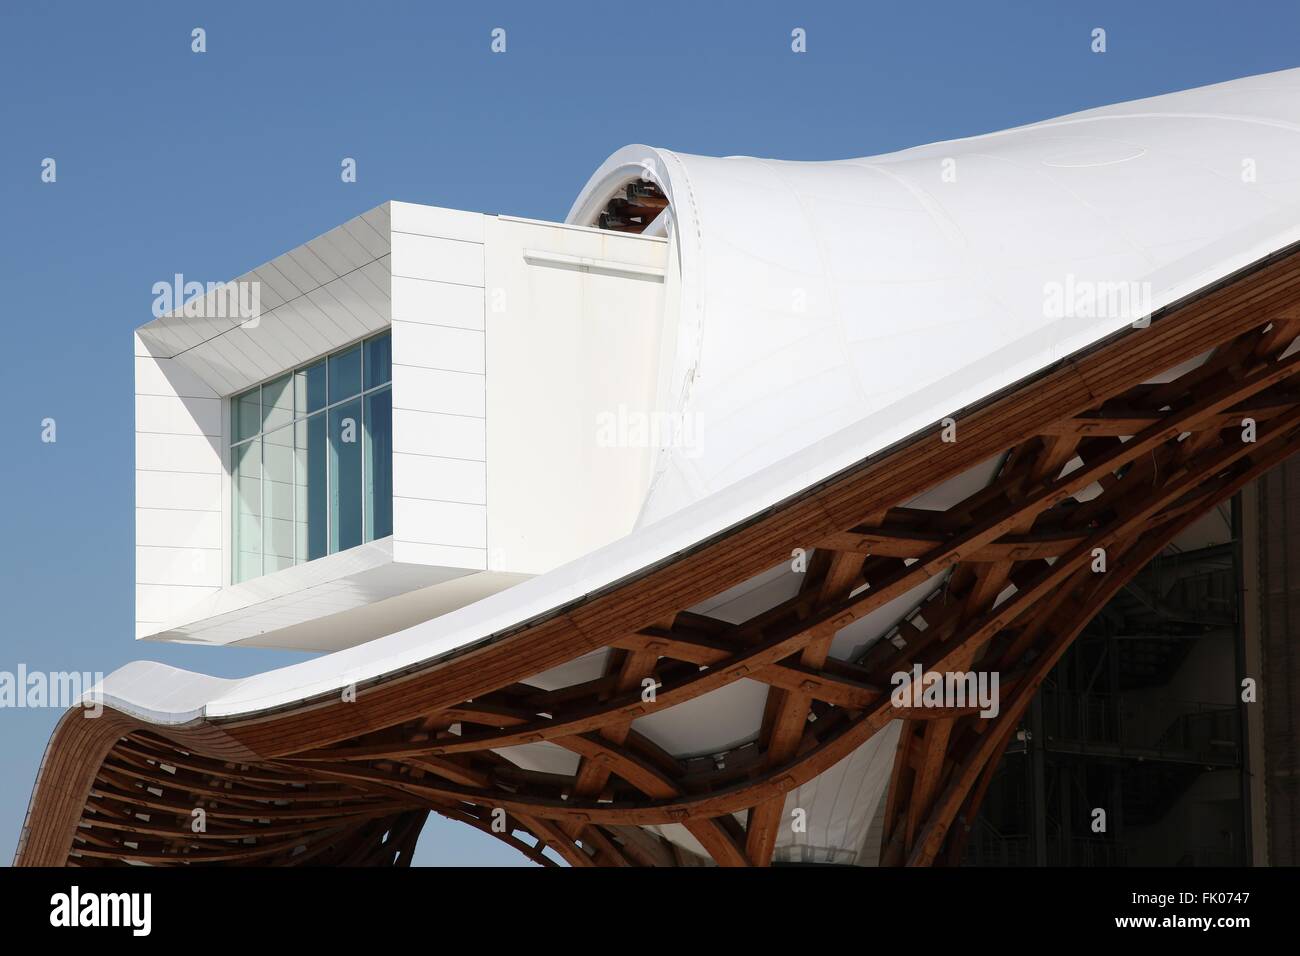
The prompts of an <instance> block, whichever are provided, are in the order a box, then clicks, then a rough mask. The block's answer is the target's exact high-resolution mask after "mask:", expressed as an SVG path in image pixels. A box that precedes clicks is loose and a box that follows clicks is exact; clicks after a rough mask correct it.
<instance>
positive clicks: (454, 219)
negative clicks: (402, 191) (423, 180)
mask: <svg viewBox="0 0 1300 956" xmlns="http://www.w3.org/2000/svg"><path fill="white" fill-rule="evenodd" d="M387 205H388V210H389V214H390V217H391V223H392V227H391V228H392V231H393V232H409V233H413V234H415V235H418V236H432V237H434V238H437V239H458V240H460V241H462V242H477V243H482V242H483V223H484V220H486V219H487V218H488V217H487V216H484V215H482V214H481V213H477V212H465V211H464V210H461V209H443V208H441V207H440V206H423V205H418V204H416V203H409V202H390V203H388V204H387Z"/></svg>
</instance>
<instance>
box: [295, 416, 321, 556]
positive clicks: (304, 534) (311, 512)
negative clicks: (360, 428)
mask: <svg viewBox="0 0 1300 956" xmlns="http://www.w3.org/2000/svg"><path fill="white" fill-rule="evenodd" d="M325 425H326V419H325V416H324V415H323V414H322V415H313V416H311V418H308V419H306V420H305V421H299V422H298V423H297V424H296V425H295V426H294V428H295V434H294V459H295V460H294V476H295V478H294V480H295V488H296V492H297V494H296V498H295V501H296V511H295V516H294V527H295V530H296V532H297V544H296V549H297V561H298V563H299V564H301V563H302V562H304V561H312V560H314V559H316V558H323V557H324V556H325V555H327V554H329V498H328V497H327V491H328V489H329V481H328V478H327V477H326V474H327V468H328V467H329V464H328V462H329V456H328V451H329V442H328V440H327V439H328V431H327V429H326V427H325Z"/></svg>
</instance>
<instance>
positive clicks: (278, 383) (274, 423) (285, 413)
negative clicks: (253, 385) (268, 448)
mask: <svg viewBox="0 0 1300 956" xmlns="http://www.w3.org/2000/svg"><path fill="white" fill-rule="evenodd" d="M291 381H292V378H291V377H290V376H288V375H286V376H284V377H283V378H277V379H276V380H275V381H273V382H267V383H266V384H265V385H263V386H262V427H261V429H260V431H264V432H269V431H270V430H271V429H273V428H279V427H280V426H281V425H287V424H289V423H290V422H291V421H293V392H292V391H291V390H290V388H289V385H290V382H291Z"/></svg>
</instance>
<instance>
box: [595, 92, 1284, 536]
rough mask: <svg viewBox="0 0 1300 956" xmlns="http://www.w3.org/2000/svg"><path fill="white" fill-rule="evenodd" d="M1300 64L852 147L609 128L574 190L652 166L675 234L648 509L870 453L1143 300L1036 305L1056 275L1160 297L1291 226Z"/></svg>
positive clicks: (1039, 363)
mask: <svg viewBox="0 0 1300 956" xmlns="http://www.w3.org/2000/svg"><path fill="white" fill-rule="evenodd" d="M1298 134H1300V71H1296V70H1290V71H1286V72H1282V73H1274V74H1269V75H1265V76H1258V77H1251V78H1247V79H1243V80H1236V81H1233V82H1230V83H1224V84H1220V85H1217V86H1210V87H1205V88H1202V89H1196V90H1189V91H1186V92H1182V93H1175V94H1171V95H1168V96H1161V97H1156V98H1153V99H1148V100H1139V101H1136V102H1132V103H1125V104H1120V105H1118V106H1108V107H1104V108H1101V109H1095V110H1089V111H1087V112H1084V113H1078V114H1074V115H1072V116H1066V117H1062V118H1060V119H1056V120H1049V121H1046V122H1043V123H1037V124H1034V125H1031V126H1025V127H1021V128H1018V129H1012V130H1007V131H1004V132H999V133H992V134H989V135H985V136H977V137H972V138H970V139H963V140H956V141H952V142H945V143H936V144H932V145H929V146H921V147H918V148H915V149H909V150H904V151H902V152H897V153H890V154H887V155H884V156H874V157H868V158H865V159H853V160H844V161H841V162H781V161H775V160H766V159H754V158H750V157H731V158H727V159H716V158H712V157H706V156H691V155H686V154H680V153H674V152H670V151H668V150H663V149H656V148H653V147H648V146H629V147H627V148H625V149H623V150H620V151H618V152H617V153H615V154H614V155H613V156H612V157H610V159H609V160H607V161H606V163H605V164H604V165H603V166H602V167H601V168H600V169H599V170H598V171H597V172H596V174H595V175H594V176H593V177H592V178H591V180H590V182H589V183H588V184H587V186H586V188H585V189H584V190H583V193H582V195H581V196H580V197H579V198H578V200H577V202H576V203H575V204H574V206H573V209H572V210H571V211H570V213H569V220H570V221H571V222H576V223H588V222H591V221H594V217H595V215H596V214H597V213H598V212H599V211H600V209H601V208H603V206H604V203H605V201H606V200H607V199H608V197H609V196H610V195H611V193H612V192H613V191H614V190H616V189H618V188H621V186H622V185H623V184H624V183H626V182H629V181H631V180H632V179H634V178H637V177H638V176H641V175H643V174H644V175H646V176H648V177H649V178H651V179H653V180H654V181H655V182H657V183H658V184H659V185H660V187H661V188H662V189H663V191H664V192H665V193H666V194H667V195H668V196H669V199H670V201H671V208H672V210H673V214H674V217H675V225H676V238H677V242H678V247H679V254H680V256H681V268H682V275H683V282H682V290H683V291H682V302H681V315H682V329H681V335H680V338H679V342H680V344H681V347H680V348H679V352H678V356H677V363H678V364H677V367H676V368H675V369H674V370H673V380H674V382H675V383H676V387H677V392H676V393H675V395H676V396H677V400H678V406H677V408H676V411H677V412H679V413H681V414H684V415H691V416H695V421H696V422H697V425H698V431H699V434H700V435H702V436H703V438H702V441H701V442H700V443H699V447H698V448H690V449H666V450H665V451H664V453H663V454H662V456H661V460H660V462H659V471H658V475H657V478H656V482H655V485H654V487H653V489H652V491H651V494H650V496H649V499H648V501H647V503H646V509H645V513H644V516H643V521H644V522H646V523H650V522H653V521H656V520H658V519H659V518H662V517H663V516H664V515H667V514H670V513H672V512H673V511H675V510H677V509H678V508H680V507H682V506H683V505H685V504H687V503H689V502H691V501H696V500H699V499H701V498H703V497H705V496H707V495H709V494H711V493H713V492H715V491H718V490H719V489H721V488H725V487H727V486H728V485H730V484H733V483H734V482H736V481H737V480H739V479H740V478H742V477H744V476H746V475H750V474H753V473H755V472H756V471H758V470H760V469H761V468H763V467H764V466H766V465H769V464H771V463H773V462H775V461H779V460H780V459H782V458H784V457H786V456H788V455H792V454H795V453H797V452H799V451H800V450H801V449H803V448H805V447H807V446H809V445H811V444H813V443H814V442H815V441H816V440H818V439H820V438H824V437H826V436H828V435H830V434H832V433H834V432H836V431H837V430H839V429H842V428H844V427H845V426H847V425H849V424H851V423H854V422H858V421H862V420H864V419H870V420H872V421H874V422H875V424H876V427H875V428H874V429H873V430H872V431H873V434H874V436H875V438H874V440H871V441H869V442H868V444H867V445H866V446H865V447H863V448H862V449H861V451H862V452H864V453H870V452H873V451H877V450H879V449H881V448H884V447H886V446H887V445H889V444H891V443H892V442H894V441H896V440H898V439H900V438H902V437H904V436H906V435H909V434H911V433H913V432H915V431H916V430H917V429H919V428H922V427H925V426H927V425H930V424H931V423H933V422H936V421H938V420H940V419H941V418H942V417H943V416H945V415H947V414H949V413H951V412H954V411H956V410H958V409H960V408H962V407H964V406H966V405H968V404H971V403H972V402H974V401H977V400H979V399H981V398H983V397H984V396H986V395H989V394H991V393H993V392H995V391H997V390H998V389H1000V388H1002V387H1004V386H1006V385H1009V384H1011V383H1012V382H1015V381H1017V380H1019V379H1021V378H1024V377H1025V376H1027V375H1029V374H1032V373H1033V372H1035V371H1037V370H1039V369H1042V368H1044V367H1046V366H1047V365H1049V364H1051V363H1052V362H1053V361H1055V360H1056V359H1059V358H1061V357H1063V356H1065V355H1068V354H1070V353H1072V352H1074V351H1077V350H1078V349H1080V348H1082V347H1084V346H1086V345H1088V344H1090V343H1092V342H1095V341H1097V340H1098V339H1101V338H1103V337H1104V336H1105V335H1107V334H1109V333H1111V332H1113V331H1116V330H1118V329H1120V328H1123V327H1124V326H1125V325H1128V324H1130V322H1131V321H1132V319H1133V318H1137V317H1139V316H1137V315H1134V316H1130V315H1118V316H1110V317H1103V318H1084V317H1079V318H1076V317H1069V316H1067V317H1054V316H1051V315H1048V314H1045V308H1044V304H1045V290H1046V288H1047V286H1048V284H1049V283H1051V284H1054V285H1055V286H1056V287H1057V288H1065V287H1066V284H1067V283H1069V282H1071V281H1073V282H1074V283H1075V285H1074V287H1075V288H1079V287H1080V284H1081V283H1136V284H1138V285H1137V286H1136V287H1135V288H1137V289H1139V290H1140V289H1142V288H1143V287H1145V288H1147V289H1149V294H1150V306H1151V308H1150V309H1144V310H1142V313H1141V314H1145V313H1146V312H1148V311H1151V310H1154V309H1157V308H1160V307H1162V306H1164V305H1167V304H1168V303H1170V302H1173V301H1175V300H1177V299H1179V298H1181V297H1183V296H1184V295H1186V294H1188V293H1190V292H1193V291H1195V290H1196V289H1199V288H1201V287H1203V286H1205V285H1207V284H1209V283H1210V282H1212V281H1214V280H1216V279H1219V278H1222V277H1223V276H1225V275H1228V274H1230V273H1231V272H1233V271H1235V270H1236V269H1238V268H1240V267H1242V266H1245V265H1247V264H1249V263H1250V262H1252V261H1254V260H1256V259H1259V258H1261V257H1262V256H1264V255H1266V254H1267V253H1268V252H1270V251H1273V250H1275V249H1278V248H1281V247H1283V246H1286V245H1288V244H1289V243H1291V242H1293V241H1295V240H1296V239H1297V238H1300V216H1297V215H1296V212H1297V203H1300V135H1298Z"/></svg>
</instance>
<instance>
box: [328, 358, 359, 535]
mask: <svg viewBox="0 0 1300 956" xmlns="http://www.w3.org/2000/svg"><path fill="white" fill-rule="evenodd" d="M358 352H359V350H358ZM332 361H333V360H332V359H331V362H332ZM331 381H332V378H331ZM327 414H328V415H329V449H330V453H329V462H330V493H329V499H330V553H331V554H332V553H334V552H335V551H343V550H345V549H347V548H354V547H356V546H357V545H359V544H360V543H361V440H362V439H361V402H360V400H356V401H351V402H347V403H345V404H343V405H339V406H338V407H337V408H332V409H330V410H329V412H328V413H327Z"/></svg>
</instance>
